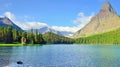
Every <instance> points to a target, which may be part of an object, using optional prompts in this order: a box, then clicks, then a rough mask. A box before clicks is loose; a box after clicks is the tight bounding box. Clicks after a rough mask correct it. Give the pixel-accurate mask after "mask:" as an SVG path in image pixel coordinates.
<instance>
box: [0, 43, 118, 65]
mask: <svg viewBox="0 0 120 67" xmlns="http://www.w3.org/2000/svg"><path fill="white" fill-rule="evenodd" d="M17 61H22V62H23V64H21V65H19V64H17ZM0 67H120V46H89V45H62V44H61V45H43V46H25V47H0Z"/></svg>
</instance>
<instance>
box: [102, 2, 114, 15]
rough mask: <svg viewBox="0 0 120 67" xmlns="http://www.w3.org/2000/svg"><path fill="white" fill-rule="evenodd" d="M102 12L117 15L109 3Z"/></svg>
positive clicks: (105, 4) (103, 7)
mask: <svg viewBox="0 0 120 67" xmlns="http://www.w3.org/2000/svg"><path fill="white" fill-rule="evenodd" d="M100 11H101V12H111V13H114V14H116V12H115V10H114V9H113V7H112V6H111V4H110V3H109V2H105V3H104V5H103V6H102V9H101V10H100Z"/></svg>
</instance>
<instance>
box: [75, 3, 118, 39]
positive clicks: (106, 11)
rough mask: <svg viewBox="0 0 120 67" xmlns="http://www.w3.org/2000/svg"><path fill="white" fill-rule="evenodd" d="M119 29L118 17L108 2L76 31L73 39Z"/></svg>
mask: <svg viewBox="0 0 120 67" xmlns="http://www.w3.org/2000/svg"><path fill="white" fill-rule="evenodd" d="M119 27H120V17H119V16H118V15H117V13H116V12H115V10H114V9H113V8H112V6H111V4H110V3H109V2H105V4H104V5H103V6H102V8H101V10H100V12H99V13H98V14H97V15H96V16H94V17H93V18H92V19H91V21H90V22H89V23H88V24H87V25H86V26H84V27H83V28H82V29H80V30H79V31H77V32H76V33H75V34H74V35H73V37H75V38H77V37H83V36H89V35H93V34H97V33H102V32H107V31H110V30H113V29H116V28H119Z"/></svg>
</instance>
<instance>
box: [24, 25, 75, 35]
mask: <svg viewBox="0 0 120 67" xmlns="http://www.w3.org/2000/svg"><path fill="white" fill-rule="evenodd" d="M37 30H38V32H39V33H42V34H44V33H46V32H52V33H55V34H58V35H61V36H70V35H71V34H73V33H72V32H67V31H57V30H54V29H52V28H50V27H47V26H44V27H41V28H39V29H37ZM25 31H26V32H30V31H31V30H25ZM35 31H36V29H33V32H35Z"/></svg>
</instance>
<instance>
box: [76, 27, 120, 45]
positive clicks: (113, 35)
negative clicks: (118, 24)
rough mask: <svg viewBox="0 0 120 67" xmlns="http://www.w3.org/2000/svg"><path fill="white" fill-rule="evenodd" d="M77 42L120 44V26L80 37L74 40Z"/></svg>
mask: <svg viewBox="0 0 120 67" xmlns="http://www.w3.org/2000/svg"><path fill="white" fill-rule="evenodd" d="M75 43H77V44H80V43H82V44H112V45H113V44H114V45H118V44H120V28H119V29H116V30H112V31H109V32H105V33H101V34H96V35H92V36H88V37H80V38H78V39H76V40H75Z"/></svg>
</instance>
